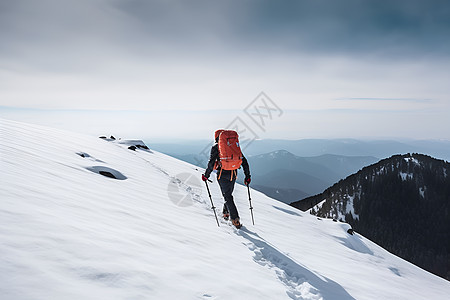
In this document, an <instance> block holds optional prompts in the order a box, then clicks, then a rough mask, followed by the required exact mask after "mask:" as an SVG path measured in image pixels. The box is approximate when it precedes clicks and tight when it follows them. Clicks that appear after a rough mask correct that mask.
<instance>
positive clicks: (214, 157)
mask: <svg viewBox="0 0 450 300" xmlns="http://www.w3.org/2000/svg"><path fill="white" fill-rule="evenodd" d="M216 161H219V144H217V143H216V144H214V146H212V147H211V155H210V157H209V162H208V167H207V168H206V171H205V176H206V177H209V175H210V174H211V172H212V171H213V169H214V164H215V163H216ZM241 166H242V168H243V169H244V174H245V177H250V168H249V166H248V162H247V159H246V158H245V157H244V155H242V165H241ZM221 171H222V174H221V175H220V177H221V178H222V177H223V178H230V177H231V175H232V172H231V171H230V170H220V165H219V167H218V169H217V172H218V173H219V174H220V172H221Z"/></svg>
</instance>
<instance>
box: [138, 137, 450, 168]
mask: <svg viewBox="0 0 450 300" xmlns="http://www.w3.org/2000/svg"><path fill="white" fill-rule="evenodd" d="M145 142H146V143H147V144H148V145H151V146H152V148H153V149H155V150H157V151H161V152H164V153H167V154H171V155H174V156H176V157H179V156H185V155H188V156H189V157H190V159H191V160H193V159H192V158H194V157H195V158H196V160H193V161H192V162H197V163H196V165H199V164H200V165H199V166H200V167H204V164H205V163H206V160H207V155H206V156H205V155H202V153H203V151H204V150H206V151H205V152H208V149H206V148H207V147H208V145H209V144H211V142H212V141H211V140H194V141H188V140H174V141H170V142H164V143H162V142H158V141H152V140H146V141H145ZM241 144H242V148H243V152H244V154H245V155H246V156H255V155H260V154H264V153H270V152H274V151H277V150H281V149H284V150H286V151H288V152H291V153H292V154H294V155H297V156H301V157H313V156H321V155H324V154H334V155H342V156H373V157H377V158H379V159H383V158H387V157H390V156H392V155H395V154H402V153H424V154H427V155H430V156H432V157H436V158H439V159H443V160H447V161H450V141H449V140H407V139H404V140H356V139H302V140H277V139H265V140H254V141H251V143H249V142H248V141H247V142H246V141H241ZM206 154H208V153H206ZM185 158H187V157H185ZM199 162H200V163H199Z"/></svg>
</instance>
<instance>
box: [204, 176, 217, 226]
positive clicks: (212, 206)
mask: <svg viewBox="0 0 450 300" xmlns="http://www.w3.org/2000/svg"><path fill="white" fill-rule="evenodd" d="M208 181H209V182H212V181H211V180H209V179H208ZM208 181H205V184H206V189H207V190H208V195H209V200H211V209H212V210H213V212H214V216H215V217H216V222H217V226H219V227H220V225H219V219H217V214H216V208H215V207H214V203H213V201H212V197H211V193H210V192H209V187H208Z"/></svg>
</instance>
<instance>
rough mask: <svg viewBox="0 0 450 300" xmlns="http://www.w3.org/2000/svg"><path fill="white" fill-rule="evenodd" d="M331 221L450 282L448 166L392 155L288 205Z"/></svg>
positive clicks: (415, 156)
mask: <svg viewBox="0 0 450 300" xmlns="http://www.w3.org/2000/svg"><path fill="white" fill-rule="evenodd" d="M291 205H292V206H294V207H297V208H300V209H302V210H307V209H309V208H311V207H312V208H311V210H310V211H311V213H312V214H315V215H317V216H319V217H324V218H325V217H326V218H334V219H336V220H341V221H345V222H347V223H349V224H350V225H352V227H353V229H354V230H356V231H358V232H359V233H361V234H363V235H364V236H367V237H369V238H370V239H371V240H373V241H374V242H376V243H377V244H379V245H381V246H382V247H384V248H386V249H387V250H389V251H390V252H392V253H394V254H396V255H398V256H400V257H402V258H404V259H406V260H408V261H410V262H412V263H414V264H416V265H418V266H420V267H422V268H424V269H426V270H428V271H430V272H432V273H434V274H436V275H439V276H441V277H444V278H446V279H447V280H450V163H448V162H445V161H443V160H438V159H434V158H432V157H430V156H427V155H422V154H412V155H410V154H406V155H395V156H392V157H390V158H388V159H384V160H381V161H380V162H378V163H376V164H373V165H371V166H368V167H365V168H363V169H362V170H361V171H359V172H357V173H356V174H353V175H351V176H349V177H347V178H346V179H345V180H341V181H340V182H338V183H336V184H335V185H333V186H332V187H330V188H328V189H326V190H325V191H324V192H323V193H321V194H318V195H315V196H312V197H309V198H306V199H303V200H301V201H298V202H294V203H292V204H291Z"/></svg>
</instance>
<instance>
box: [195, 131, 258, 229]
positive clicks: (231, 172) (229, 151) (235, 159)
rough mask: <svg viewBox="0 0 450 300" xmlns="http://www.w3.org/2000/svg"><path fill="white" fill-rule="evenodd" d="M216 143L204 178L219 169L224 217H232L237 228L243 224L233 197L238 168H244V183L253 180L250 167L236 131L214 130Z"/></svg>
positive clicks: (247, 183) (218, 179) (218, 175)
mask: <svg viewBox="0 0 450 300" xmlns="http://www.w3.org/2000/svg"><path fill="white" fill-rule="evenodd" d="M214 139H215V144H214V145H213V146H212V147H211V155H210V158H209V162H208V166H207V168H206V171H205V174H202V180H203V181H207V180H208V178H209V176H210V174H211V172H212V171H213V170H217V182H218V183H219V186H220V189H221V191H222V195H223V198H224V200H225V203H224V205H223V210H222V212H223V217H224V219H225V220H228V219H229V218H231V222H232V223H233V225H234V226H235V227H236V228H240V227H241V226H242V225H241V223H240V221H239V213H238V210H237V208H236V205H235V203H234V199H233V190H234V184H235V183H236V178H237V169H239V168H240V167H241V166H242V168H243V169H244V174H245V179H244V184H245V185H247V186H248V185H249V184H250V181H251V176H250V168H249V165H248V162H247V159H246V158H245V157H244V155H243V154H242V152H241V148H240V146H239V137H238V134H237V133H236V131H233V130H223V129H219V130H216V131H215V132H214Z"/></svg>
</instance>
